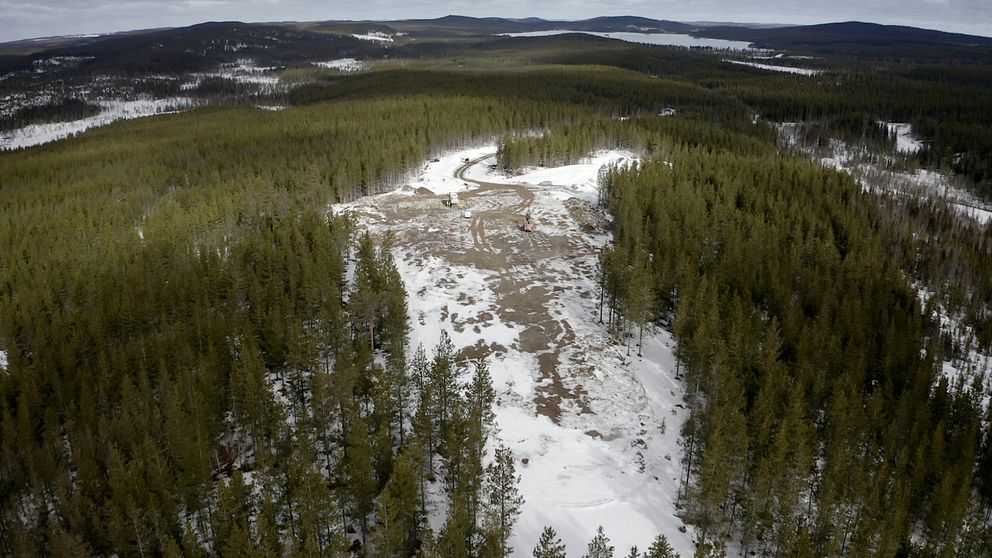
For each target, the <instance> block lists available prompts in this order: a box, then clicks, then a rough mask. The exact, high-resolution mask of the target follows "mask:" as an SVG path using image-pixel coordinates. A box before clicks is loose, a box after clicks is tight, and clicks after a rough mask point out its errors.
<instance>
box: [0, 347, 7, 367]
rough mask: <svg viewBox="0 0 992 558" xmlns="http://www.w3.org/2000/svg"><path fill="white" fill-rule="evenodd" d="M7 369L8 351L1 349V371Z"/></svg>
mask: <svg viewBox="0 0 992 558" xmlns="http://www.w3.org/2000/svg"><path fill="white" fill-rule="evenodd" d="M6 369H7V351H0V371H3V370H6Z"/></svg>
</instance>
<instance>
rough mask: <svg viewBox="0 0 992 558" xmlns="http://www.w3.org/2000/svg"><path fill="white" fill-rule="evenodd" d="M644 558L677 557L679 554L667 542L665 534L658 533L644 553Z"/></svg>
mask: <svg viewBox="0 0 992 558" xmlns="http://www.w3.org/2000/svg"><path fill="white" fill-rule="evenodd" d="M644 558H679V554H678V553H677V552H675V550H673V549H672V545H670V544H668V538H666V537H665V535H658V536H657V537H655V539H654V541H652V542H651V546H650V547H648V551H647V552H645V553H644Z"/></svg>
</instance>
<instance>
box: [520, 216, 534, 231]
mask: <svg viewBox="0 0 992 558" xmlns="http://www.w3.org/2000/svg"><path fill="white" fill-rule="evenodd" d="M521 229H522V230H523V231H524V232H534V221H532V220H531V218H530V213H528V214H527V216H526V217H524V226H523V227H521Z"/></svg>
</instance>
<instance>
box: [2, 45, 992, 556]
mask: <svg viewBox="0 0 992 558" xmlns="http://www.w3.org/2000/svg"><path fill="white" fill-rule="evenodd" d="M583 44H584V43H583ZM630 48H631V49H633V50H632V52H642V51H647V50H649V51H651V57H650V58H648V59H646V60H647V61H645V60H639V59H637V58H636V57H630V56H628V57H627V58H626V59H625V60H628V61H629V60H635V62H631V63H629V64H628V63H625V64H620V63H619V62H616V63H615V64H613V65H619V66H625V67H626V66H632V65H636V66H640V65H644V64H647V66H646V67H626V68H625V69H620V68H615V67H607V66H593V65H588V64H591V63H596V64H608V60H612V59H615V60H619V59H620V58H622V53H623V50H622V49H619V50H618V49H617V48H616V47H615V45H612V44H610V45H608V46H604V47H603V50H602V51H597V50H596V49H592V50H594V51H595V55H592V54H590V55H589V56H588V57H587V58H586V59H585V61H584V62H583V61H582V60H579V59H577V58H581V57H580V56H579V55H578V54H574V53H573V54H571V55H570V56H573V57H574V58H576V59H572V60H568V61H565V60H550V59H544V60H541V64H540V65H537V66H517V65H515V64H514V65H507V66H505V67H497V68H480V67H476V66H473V65H471V64H470V65H469V67H467V68H464V69H458V68H456V67H451V65H447V62H446V63H445V64H440V65H439V66H441V67H439V68H435V69H429V68H424V67H423V65H417V64H414V65H411V67H409V68H401V67H397V68H390V69H386V70H376V71H373V72H371V73H367V74H360V75H355V76H339V75H329V76H327V77H325V78H324V79H323V80H322V81H319V82H317V83H314V84H310V85H304V86H302V87H300V88H298V89H296V90H295V91H294V92H293V93H291V95H290V99H291V100H292V102H293V103H294V105H295V106H294V107H293V108H291V109H288V110H286V111H282V112H277V113H270V112H266V111H259V110H254V109H250V108H245V107H231V108H208V109H200V110H197V111H193V112H190V113H186V114H179V115H167V116H159V117H155V118H150V119H145V120H141V121H133V122H122V123H118V124H115V125H111V126H108V127H105V128H101V129H97V130H92V131H90V132H88V133H86V134H85V135H83V136H81V137H77V138H73V139H70V140H66V141H64V142H60V143H57V144H52V145H49V146H44V147H40V148H34V149H29V150H22V151H17V152H12V153H3V154H0V246H2V250H0V348H2V349H3V350H4V351H6V353H7V355H8V364H7V367H6V369H5V370H4V371H2V372H0V422H2V424H0V444H2V447H0V451H2V452H3V458H2V460H0V548H2V549H3V553H4V554H11V555H18V556H22V555H23V556H33V555H66V556H70V555H85V554H93V555H114V554H116V555H120V556H145V555H156V556H157V555H167V556H178V555H189V556H198V555H222V556H244V555H259V556H284V555H307V556H309V555H314V556H317V555H322V556H328V555H345V554H347V553H348V552H349V550H348V547H349V546H351V551H350V552H352V553H353V554H356V555H372V554H374V555H376V556H413V555H422V556H435V555H436V556H451V557H456V556H457V557H461V556H506V555H507V554H508V553H509V551H510V549H508V548H507V547H506V545H507V540H508V537H509V533H510V531H511V530H512V528H513V525H514V521H515V518H516V517H517V515H518V514H519V510H520V507H521V506H522V505H526V504H525V503H524V502H523V501H522V498H521V497H520V495H519V493H518V492H517V490H516V479H517V477H516V473H515V471H514V458H513V456H512V454H510V452H509V451H508V450H506V449H505V448H499V449H497V450H496V451H494V452H493V453H492V454H490V455H486V449H485V448H486V444H487V440H489V437H490V435H491V433H492V429H493V415H492V405H493V398H494V394H493V388H492V380H491V378H490V377H489V373H488V369H487V365H486V362H485V361H476V362H464V361H456V359H455V357H454V354H455V351H456V349H457V348H456V347H454V346H452V344H451V342H450V341H449V340H447V339H446V338H442V340H441V342H440V344H439V345H438V346H436V347H420V348H417V347H409V346H408V343H407V335H408V328H409V320H408V316H407V308H406V293H405V286H404V284H403V281H402V278H401V277H400V275H399V273H398V271H397V269H396V266H395V263H394V262H393V261H392V251H391V239H390V238H389V237H388V236H386V237H383V238H372V237H370V236H368V235H367V234H362V233H361V232H360V231H358V230H356V229H355V227H354V225H353V223H351V222H350V221H349V220H348V219H347V218H344V217H334V216H330V215H328V212H327V206H328V204H331V203H335V202H340V201H346V200H351V199H354V198H356V197H359V196H363V195H369V194H375V193H380V192H383V191H385V189H387V188H390V187H393V186H396V185H398V184H399V183H400V182H401V181H402V179H403V178H404V177H405V176H407V174H408V173H410V172H412V171H414V170H416V169H417V168H418V167H419V166H420V165H421V164H422V162H423V161H424V160H425V159H427V158H429V157H431V156H433V155H434V154H435V153H438V152H439V151H441V150H444V149H446V148H450V147H454V146H459V145H468V144H472V143H475V142H479V141H492V140H493V139H497V138H498V139H499V145H500V150H499V154H498V160H499V163H500V165H502V166H503V167H504V168H505V169H506V170H507V171H510V172H512V171H514V170H516V169H519V168H521V167H524V166H527V165H533V164H538V165H548V166H550V165H558V164H563V163H568V162H572V161H575V160H577V159H578V158H580V157H582V156H584V155H586V154H588V153H589V152H590V151H592V150H595V149H598V148H604V147H620V148H625V149H630V150H632V151H634V152H636V153H639V154H640V155H641V156H642V159H643V163H641V164H639V165H633V166H630V167H617V168H608V169H604V170H603V172H602V173H601V203H602V205H603V206H604V207H606V208H608V209H609V210H610V212H611V213H612V214H613V215H614V218H615V220H614V222H613V235H614V242H613V244H612V245H610V246H608V247H607V248H606V249H605V250H604V251H603V253H602V257H601V266H600V271H601V272H600V275H599V280H600V284H601V292H599V293H596V295H597V296H599V298H600V300H601V306H602V318H603V320H602V321H603V322H604V327H607V328H611V329H612V330H613V331H615V332H616V334H617V336H618V339H622V340H623V342H626V343H631V342H634V343H636V338H637V336H638V335H639V333H640V330H641V329H642V328H643V327H645V326H646V325H648V324H664V325H667V326H668V327H670V328H671V329H672V331H673V332H674V335H675V338H676V340H677V342H678V352H677V355H678V366H679V372H680V375H681V378H682V381H683V382H684V385H685V388H686V393H687V398H686V403H687V406H688V407H689V409H690V411H691V416H690V419H689V420H688V421H687V422H686V424H685V425H684V428H683V444H684V445H683V449H684V452H685V458H684V460H683V463H682V478H681V479H680V485H681V490H680V495H679V496H680V502H681V505H682V508H681V511H682V515H683V518H684V520H685V521H686V522H687V523H688V524H689V525H691V526H693V527H694V528H695V529H696V532H697V534H698V540H699V542H700V546H699V552H698V554H699V555H700V556H719V555H721V553H723V552H732V549H734V548H740V549H742V550H743V551H745V552H748V553H750V552H754V553H756V554H757V555H761V556H920V557H924V556H926V557H929V556H979V555H982V554H983V553H985V552H987V550H988V549H989V548H992V528H990V526H989V513H990V510H992V431H990V420H992V416H990V414H989V413H990V412H992V411H990V408H989V406H988V403H987V396H988V393H987V388H986V387H984V386H982V385H980V384H978V383H976V384H974V385H972V384H957V383H955V384H949V383H948V382H947V381H946V380H943V379H941V377H940V375H939V369H940V365H941V363H942V362H943V360H945V359H948V358H952V357H953V358H961V357H967V356H968V351H969V350H970V349H971V348H972V347H962V346H960V339H959V338H957V337H955V336H954V335H953V334H952V333H948V332H944V331H941V324H940V323H939V318H938V317H937V316H936V315H935V312H937V311H938V308H936V307H935V305H938V304H940V305H941V307H942V308H943V309H945V310H947V311H950V312H954V313H961V314H962V315H963V316H964V318H963V320H964V324H965V325H966V326H967V327H968V328H969V331H973V332H974V333H975V339H976V340H977V344H978V345H977V347H974V348H977V349H980V350H983V351H986V352H987V351H988V350H989V349H990V345H992V333H990V331H992V326H990V323H992V312H990V310H989V309H990V303H992V300H990V299H989V297H990V296H992V295H990V294H989V293H990V292H992V291H990V290H989V289H988V284H989V281H992V274H990V273H989V269H992V261H990V260H992V250H990V246H989V243H988V242H989V241H988V227H987V226H985V227H982V226H978V225H973V224H962V222H961V219H960V217H959V216H955V215H954V214H953V212H952V210H950V209H948V208H947V207H944V206H942V205H941V204H940V203H939V202H930V201H927V200H920V199H911V198H899V197H895V196H886V195H883V194H877V193H870V192H865V191H862V189H861V187H860V186H859V185H858V184H857V183H856V182H855V181H854V180H853V179H851V178H850V177H849V176H847V175H844V174H841V173H838V172H836V171H832V170H826V169H823V168H821V167H820V166H818V165H815V164H813V163H811V162H808V161H806V160H804V159H801V158H799V157H798V156H796V155H793V154H784V153H780V152H779V151H778V150H777V148H776V135H775V131H774V129H773V128H772V127H771V126H770V125H768V124H766V123H764V122H763V121H761V120H759V121H757V122H755V121H754V120H753V119H752V115H753V113H754V112H758V113H760V114H761V115H762V117H763V118H774V119H788V118H792V117H795V118H797V119H815V120H822V121H823V122H825V124H824V125H825V127H826V128H828V129H829V131H830V132H831V133H833V132H836V131H844V130H848V131H851V134H852V137H853V136H857V139H859V140H864V139H865V137H866V134H864V133H861V132H855V131H852V130H854V127H855V124H848V123H849V122H856V123H857V125H866V126H867V127H868V128H870V129H874V128H873V127H874V126H875V125H876V124H875V122H876V121H877V120H885V119H899V118H904V119H909V118H916V119H917V120H918V122H921V123H925V122H927V120H926V119H931V120H932V121H933V122H935V123H940V124H939V125H938V128H937V129H938V130H944V131H945V132H947V133H948V137H951V136H953V137H954V138H963V139H960V141H962V142H964V145H965V147H967V153H969V155H967V156H965V157H956V156H955V155H954V153H956V152H957V151H956V150H957V149H958V148H957V147H954V145H953V141H952V140H951V139H947V140H946V141H945V140H940V139H936V134H938V133H942V132H934V134H935V139H934V140H933V141H932V143H931V146H932V147H930V148H928V149H926V150H924V152H923V153H922V154H921V155H920V157H921V158H923V157H929V156H930V155H927V153H943V154H944V155H939V156H941V157H950V159H949V160H950V161H952V163H947V164H948V165H961V164H971V163H967V161H968V160H969V157H972V155H970V154H972V153H974V154H975V155H974V157H975V159H974V161H976V163H975V167H974V168H976V169H981V168H983V167H982V164H983V163H982V160H983V159H982V158H981V155H980V153H982V151H981V149H985V147H982V145H984V144H983V143H982V142H983V141H984V140H982V139H981V134H982V133H984V132H987V127H986V124H987V122H986V119H987V118H988V115H989V114H992V111H988V110H986V109H988V108H989V106H990V104H992V103H990V102H989V99H988V97H987V93H983V92H981V91H978V90H977V89H976V88H975V87H973V83H974V81H973V79H972V78H971V77H969V75H970V74H966V73H961V76H962V78H961V79H962V80H964V82H965V83H963V84H961V83H958V84H956V85H955V81H954V80H950V79H944V78H943V77H941V76H943V75H945V74H939V75H938V76H937V77H933V75H932V74H925V75H924V76H918V79H917V78H912V79H913V82H912V83H913V84H922V83H929V82H931V81H932V82H935V83H936V85H935V86H934V87H933V88H928V87H927V86H925V85H919V89H918V90H912V91H910V92H909V93H907V94H906V96H905V97H902V96H897V97H892V98H891V99H890V93H891V90H890V89H888V88H887V87H888V86H885V85H884V84H883V82H884V79H883V78H877V79H876V78H872V77H870V76H867V75H860V77H858V75H856V76H855V77H852V78H846V77H845V78H844V79H843V80H840V82H839V83H838V84H837V85H836V90H831V87H832V86H828V85H827V84H825V83H824V82H822V81H816V80H802V79H801V78H797V77H795V76H785V77H773V78H768V77H761V78H760V79H759V78H756V77H754V76H753V75H747V76H746V77H742V78H740V79H736V80H735V79H734V78H733V77H730V76H733V75H737V74H739V72H740V71H739V70H738V69H734V70H726V69H725V66H726V65H725V64H722V63H718V62H715V63H712V65H713V66H714V67H717V66H718V67H719V68H720V69H719V70H718V71H719V72H729V74H727V75H724V77H721V78H714V79H712V80H704V79H695V78H687V77H684V76H677V75H669V76H664V77H652V76H653V75H657V74H659V73H663V72H660V71H658V69H659V68H663V67H687V66H684V65H685V64H686V60H690V61H691V60H694V59H695V58H694V57H695V56H696V55H695V54H693V53H679V54H670V55H669V54H658V52H662V53H664V52H665V51H659V49H646V47H630ZM628 54H629V52H628ZM473 56H482V58H484V56H483V55H479V54H478V53H475V54H473ZM535 56H541V57H545V58H558V57H562V56H565V54H564V53H562V52H550V53H549V52H543V53H537V54H536V55H535ZM652 60H653V61H654V62H652ZM449 62H450V61H449ZM518 62H519V61H518ZM573 62H574V64H573ZM579 62H583V63H581V64H579ZM652 64H656V66H653V67H652V66H651V65H652ZM706 64H711V63H709V62H707V63H706ZM666 65H667V66H666ZM687 71H688V70H687ZM979 75H982V74H980V73H979ZM822 79H823V80H827V79H828V78H826V77H824V78H822ZM830 79H833V78H830ZM906 79H907V80H908V79H910V78H908V77H907V78H906ZM975 79H978V78H975ZM845 83H846V84H849V85H844V84H845ZM875 85H877V86H878V89H877V90H876V89H873V87H874V86H875ZM914 87H916V85H914ZM848 88H853V89H848ZM854 90H857V91H869V92H871V94H868V95H860V96H851V95H850V92H851V91H854ZM949 93H953V94H958V93H962V94H963V96H962V98H958V97H957V96H955V95H953V94H949ZM882 99H890V100H888V101H883V100H882ZM886 103H888V104H886ZM667 109H672V110H671V111H667V112H666V110H667ZM671 112H674V115H668V116H659V114H671ZM851 115H856V116H857V118H853V117H851ZM861 115H863V116H864V118H861ZM952 115H953V120H952V118H951V117H952ZM967 121H974V122H975V123H976V124H975V125H976V126H977V127H976V128H975V130H978V132H976V133H974V134H972V133H971V132H968V131H961V132H960V133H959V132H957V131H953V132H952V131H951V130H959V128H957V127H956V126H958V125H959V124H960V123H962V122H967ZM951 122H957V123H959V124H953V125H952V124H950V123H951ZM866 123H867V124H866ZM924 125H925V124H921V126H924ZM960 125H961V126H964V124H960ZM960 130H964V128H960ZM535 131H536V132H538V133H535ZM871 133H874V132H871ZM871 133H868V134H867V136H869V139H870V137H871ZM976 138H977V139H976ZM890 139H891V138H887V137H882V138H880V140H879V141H881V142H883V143H884V142H889V141H890ZM954 141H958V140H954ZM934 156H938V155H934ZM984 164H986V166H987V160H986V161H985V163H984ZM969 168H970V167H969ZM955 170H959V171H960V170H961V169H955ZM982 172H986V171H982ZM975 182H976V183H977V184H986V183H987V173H986V174H982V175H981V176H978V180H976V181H975ZM920 286H924V287H926V288H928V289H930V290H931V291H932V292H933V293H935V294H934V296H932V297H931V299H930V300H931V303H930V306H927V307H924V306H923V305H922V303H921V302H920V301H919V298H918V294H917V288H918V287H920ZM631 339H633V340H634V341H631ZM486 464H488V466H485V465H486ZM429 494H433V495H435V496H436V495H438V494H440V495H441V496H442V501H443V502H444V507H445V510H446V513H445V514H444V518H445V521H444V525H443V527H442V528H441V529H439V530H437V532H434V530H432V529H431V527H430V524H429V522H428V521H427V510H426V509H425V502H426V500H427V498H428V495H429ZM647 535H648V536H650V537H654V536H655V535H656V533H650V534H647ZM589 536H590V538H591V539H592V541H591V542H590V545H589V548H588V550H587V555H588V556H590V557H593V556H595V557H597V558H600V557H603V558H605V557H606V556H611V555H612V547H609V546H608V538H607V536H608V533H603V532H602V531H601V532H600V533H590V534H589ZM555 537H556V535H555V533H554V530H553V526H549V528H548V529H546V531H545V535H544V536H542V537H541V540H540V541H534V544H536V545H538V547H537V548H536V549H535V551H534V554H535V556H540V557H546V556H548V557H550V556H561V555H563V551H562V550H561V549H560V548H557V547H556V545H555ZM349 541H351V542H349ZM728 545H729V546H728ZM608 548H609V549H610V550H607V549H608ZM728 549H729V550H728ZM576 550H577V549H570V551H571V552H575V551H576ZM516 551H517V554H518V555H519V554H520V553H521V552H525V549H516ZM671 555H672V552H671V549H670V548H669V547H668V544H667V542H666V541H665V539H664V537H661V536H659V537H658V538H657V539H656V544H655V545H654V546H652V547H651V548H650V549H648V552H647V553H646V556H651V557H652V558H654V557H668V556H671Z"/></svg>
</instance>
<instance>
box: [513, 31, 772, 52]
mask: <svg viewBox="0 0 992 558" xmlns="http://www.w3.org/2000/svg"><path fill="white" fill-rule="evenodd" d="M566 33H583V34H585V35H595V36H597V37H605V38H607V39H618V40H621V41H627V42H628V43H640V44H645V45H661V46H677V47H703V48H714V49H726V50H760V49H755V48H752V47H751V43H749V42H747V41H728V40H726V39H706V38H702V37H693V36H692V35H685V34H682V33H634V32H627V31H617V32H609V33H603V32H599V31H571V30H568V29H551V30H548V31H527V32H525V33H502V34H501V35H502V36H504V37H547V36H549V35H564V34H566Z"/></svg>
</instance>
